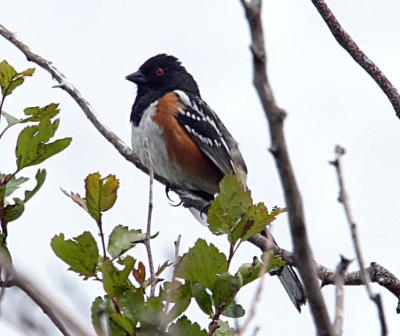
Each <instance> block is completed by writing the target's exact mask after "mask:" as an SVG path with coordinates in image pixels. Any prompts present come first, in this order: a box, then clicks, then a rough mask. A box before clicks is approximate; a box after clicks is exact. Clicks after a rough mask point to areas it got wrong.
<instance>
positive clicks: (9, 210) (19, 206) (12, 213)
mask: <svg viewBox="0 0 400 336" xmlns="http://www.w3.org/2000/svg"><path fill="white" fill-rule="evenodd" d="M13 200H14V204H8V205H7V206H6V207H5V208H4V210H2V211H4V212H5V220H6V222H8V223H10V222H13V221H15V220H17V219H18V218H19V217H21V215H22V214H23V212H24V210H25V204H24V202H23V201H21V200H20V199H19V198H14V199H13Z"/></svg>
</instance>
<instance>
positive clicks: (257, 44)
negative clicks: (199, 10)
mask: <svg viewBox="0 0 400 336" xmlns="http://www.w3.org/2000/svg"><path fill="white" fill-rule="evenodd" d="M240 1H241V3H242V5H243V7H244V9H245V14H246V18H247V21H248V23H249V28H250V33H251V40H252V42H251V47H250V49H251V51H252V54H253V77H254V86H255V87H256V90H257V93H258V96H259V98H260V101H261V104H262V107H263V110H264V113H265V116H266V118H267V120H268V123H269V130H270V139H271V149H270V150H271V153H272V154H273V156H274V159H275V163H276V165H277V168H278V173H279V176H280V180H281V184H282V188H283V191H284V196H285V201H286V206H287V209H288V216H289V224H290V230H291V236H292V241H293V247H294V257H295V258H296V264H297V268H298V270H299V273H300V276H301V279H302V281H303V284H304V287H305V291H306V294H307V299H308V301H309V304H310V308H311V312H312V316H313V319H314V323H315V326H316V329H317V334H318V335H332V324H331V321H330V318H329V314H328V310H327V308H326V304H325V301H324V298H323V296H322V293H321V289H320V286H319V281H318V277H317V274H316V270H315V267H314V258H313V253H312V251H311V247H310V245H309V242H308V237H307V229H306V223H305V218H304V210H303V203H302V198H301V194H300V190H299V188H298V186H297V182H296V178H295V175H294V171H293V168H292V164H291V161H290V158H289V153H288V149H287V146H286V140H285V134H284V131H283V121H284V119H285V116H286V114H285V112H284V111H283V110H282V109H281V108H279V107H278V106H277V104H276V101H275V97H274V95H273V93H272V88H271V86H270V84H269V80H268V76H267V68H266V64H267V59H266V50H265V44H264V31H263V24H262V18H261V7H262V1H261V0H251V1H246V0H240Z"/></svg>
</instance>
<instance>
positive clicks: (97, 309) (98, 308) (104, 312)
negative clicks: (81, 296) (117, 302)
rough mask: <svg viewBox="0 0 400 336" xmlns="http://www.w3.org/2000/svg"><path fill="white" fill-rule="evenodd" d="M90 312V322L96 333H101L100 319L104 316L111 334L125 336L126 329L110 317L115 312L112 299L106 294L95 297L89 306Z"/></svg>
mask: <svg viewBox="0 0 400 336" xmlns="http://www.w3.org/2000/svg"><path fill="white" fill-rule="evenodd" d="M91 313H92V324H93V326H94V328H95V329H96V334H97V335H102V324H101V319H102V318H106V319H107V320H108V325H109V327H110V333H111V335H112V336H125V335H126V331H125V330H124V329H123V328H122V327H121V326H120V325H119V324H118V323H116V322H115V321H114V319H113V318H112V317H113V315H114V314H115V313H116V311H115V306H114V303H113V302H112V300H111V299H110V298H109V297H108V296H107V295H106V296H105V297H104V299H103V298H101V297H97V298H96V299H95V300H94V301H93V303H92V307H91Z"/></svg>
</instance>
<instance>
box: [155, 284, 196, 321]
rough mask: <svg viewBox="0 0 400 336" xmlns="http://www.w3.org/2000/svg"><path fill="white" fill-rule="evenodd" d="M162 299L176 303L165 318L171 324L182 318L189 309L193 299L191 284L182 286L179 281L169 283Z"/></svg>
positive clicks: (165, 287)
mask: <svg viewBox="0 0 400 336" xmlns="http://www.w3.org/2000/svg"><path fill="white" fill-rule="evenodd" d="M160 297H161V298H162V300H163V301H166V302H170V303H171V302H172V303H175V304H174V306H173V307H172V308H171V309H170V310H169V312H168V313H166V316H165V317H164V319H165V322H166V323H168V322H171V321H173V320H175V319H176V318H177V317H179V316H181V315H182V314H183V312H184V311H185V310H186V309H187V308H188V307H189V304H190V301H191V299H192V293H191V289H190V284H189V283H185V284H182V283H180V282H179V281H177V280H175V281H172V282H168V281H167V282H165V283H164V287H163V289H162V291H161V294H160Z"/></svg>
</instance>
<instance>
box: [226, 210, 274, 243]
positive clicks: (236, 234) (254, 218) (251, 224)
mask: <svg viewBox="0 0 400 336" xmlns="http://www.w3.org/2000/svg"><path fill="white" fill-rule="evenodd" d="M269 223H270V216H269V214H268V210H267V208H266V207H265V205H264V204H263V203H258V204H256V205H252V206H250V207H249V208H248V210H247V212H246V214H245V215H244V216H243V217H242V219H241V222H240V223H239V224H238V225H237V226H236V227H235V229H234V230H233V231H232V234H230V236H229V239H230V241H231V243H232V244H234V243H235V242H236V241H237V239H239V238H241V239H242V240H247V239H249V238H251V237H253V236H254V235H255V234H257V233H260V232H261V231H263V230H265V228H266V227H267V225H268V224H269Z"/></svg>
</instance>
